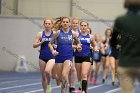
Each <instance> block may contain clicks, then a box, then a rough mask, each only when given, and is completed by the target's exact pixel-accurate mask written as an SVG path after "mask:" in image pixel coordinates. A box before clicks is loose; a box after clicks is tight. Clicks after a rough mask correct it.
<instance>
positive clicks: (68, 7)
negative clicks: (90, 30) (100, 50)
mask: <svg viewBox="0 0 140 93" xmlns="http://www.w3.org/2000/svg"><path fill="white" fill-rule="evenodd" d="M2 1H3V2H5V4H3V5H2V6H3V7H2V15H16V13H17V14H18V15H19V16H20V15H21V14H23V15H25V16H34V17H45V16H47V17H53V18H54V17H59V16H68V17H78V18H86V19H93V17H91V16H90V15H89V14H86V13H85V12H87V11H89V12H90V13H93V14H94V15H96V16H98V17H99V18H103V19H106V20H114V18H116V16H118V15H120V14H121V13H123V12H124V11H125V10H124V9H123V2H124V0H2Z"/></svg>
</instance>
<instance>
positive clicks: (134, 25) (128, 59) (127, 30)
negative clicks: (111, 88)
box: [110, 0, 140, 93]
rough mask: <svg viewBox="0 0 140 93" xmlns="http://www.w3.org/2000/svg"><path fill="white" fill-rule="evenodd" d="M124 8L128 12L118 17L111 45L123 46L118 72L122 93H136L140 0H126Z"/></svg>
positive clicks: (139, 77)
mask: <svg viewBox="0 0 140 93" xmlns="http://www.w3.org/2000/svg"><path fill="white" fill-rule="evenodd" d="M124 8H126V9H127V13H126V14H124V15H122V16H120V17H118V18H116V20H115V24H114V27H113V33H112V38H111V41H110V45H111V47H112V48H116V47H117V45H118V44H120V46H121V49H120V56H119V67H118V73H119V77H120V87H121V90H122V93H135V84H134V83H135V80H136V79H137V80H138V81H139V82H140V43H139V41H140V0H125V2H124ZM119 36H120V37H121V38H120V39H118V37H119ZM139 91H140V90H139Z"/></svg>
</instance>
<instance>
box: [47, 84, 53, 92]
mask: <svg viewBox="0 0 140 93" xmlns="http://www.w3.org/2000/svg"><path fill="white" fill-rule="evenodd" d="M51 90H52V89H51V85H48V86H47V90H46V93H51Z"/></svg>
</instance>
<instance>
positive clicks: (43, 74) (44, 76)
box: [42, 72, 46, 81]
mask: <svg viewBox="0 0 140 93" xmlns="http://www.w3.org/2000/svg"><path fill="white" fill-rule="evenodd" d="M45 80H46V75H45V72H42V81H45Z"/></svg>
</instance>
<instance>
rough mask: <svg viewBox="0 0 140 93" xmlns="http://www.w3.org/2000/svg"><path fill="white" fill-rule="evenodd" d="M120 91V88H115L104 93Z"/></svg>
mask: <svg viewBox="0 0 140 93" xmlns="http://www.w3.org/2000/svg"><path fill="white" fill-rule="evenodd" d="M118 91H120V88H115V89H112V90H109V91H107V92H104V93H114V92H118Z"/></svg>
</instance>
